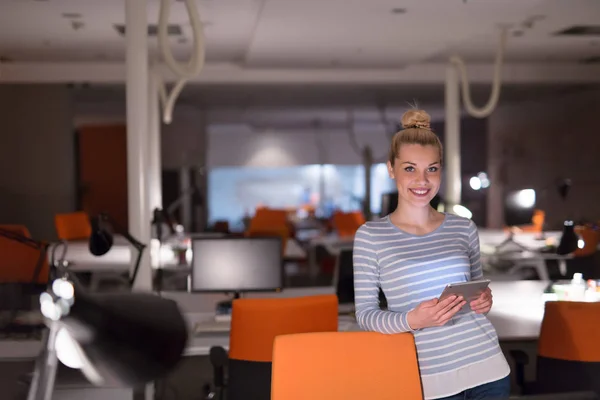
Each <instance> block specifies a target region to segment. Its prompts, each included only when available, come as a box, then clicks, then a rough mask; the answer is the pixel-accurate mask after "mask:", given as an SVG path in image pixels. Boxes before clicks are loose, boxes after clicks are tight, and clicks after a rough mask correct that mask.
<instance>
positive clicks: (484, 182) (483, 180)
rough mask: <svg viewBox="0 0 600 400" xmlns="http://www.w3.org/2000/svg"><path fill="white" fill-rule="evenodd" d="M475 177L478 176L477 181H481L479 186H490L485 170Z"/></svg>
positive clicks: (484, 187)
mask: <svg viewBox="0 0 600 400" xmlns="http://www.w3.org/2000/svg"><path fill="white" fill-rule="evenodd" d="M477 177H478V178H479V181H480V182H481V187H482V188H483V189H486V188H489V187H490V179H489V178H488V176H487V174H486V173H485V172H480V173H478V174H477Z"/></svg>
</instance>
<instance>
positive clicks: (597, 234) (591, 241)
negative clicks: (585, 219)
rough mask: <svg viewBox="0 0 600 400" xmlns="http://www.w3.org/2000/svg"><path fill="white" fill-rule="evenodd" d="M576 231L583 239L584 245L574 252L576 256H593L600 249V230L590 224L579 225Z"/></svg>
mask: <svg viewBox="0 0 600 400" xmlns="http://www.w3.org/2000/svg"><path fill="white" fill-rule="evenodd" d="M575 232H576V233H577V234H578V235H579V236H580V237H581V239H582V240H583V247H582V248H581V249H577V250H575V251H574V252H573V256H574V257H585V256H591V255H592V254H594V253H595V252H596V251H597V249H598V241H599V240H600V231H598V230H597V229H594V228H592V227H590V226H585V225H584V226H577V227H575Z"/></svg>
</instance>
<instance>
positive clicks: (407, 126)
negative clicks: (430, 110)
mask: <svg viewBox="0 0 600 400" xmlns="http://www.w3.org/2000/svg"><path fill="white" fill-rule="evenodd" d="M401 122H402V128H403V129H402V130H401V131H399V132H397V133H396V134H395V135H394V137H393V138H392V145H391V147H390V155H389V161H390V164H392V166H393V165H394V161H395V160H396V158H398V154H400V147H401V146H402V145H403V144H420V145H421V146H435V147H437V148H438V150H439V153H440V163H441V162H442V158H443V148H442V142H440V138H439V137H438V136H437V135H436V134H435V133H434V132H433V131H432V130H431V125H430V124H431V117H430V116H429V114H427V113H426V112H425V111H423V110H408V111H407V112H405V113H404V115H402V120H401Z"/></svg>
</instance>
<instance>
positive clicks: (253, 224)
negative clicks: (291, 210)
mask: <svg viewBox="0 0 600 400" xmlns="http://www.w3.org/2000/svg"><path fill="white" fill-rule="evenodd" d="M287 221H288V218H287V211H286V210H277V209H272V208H257V209H256V213H255V214H254V217H252V219H251V220H250V226H249V227H248V230H249V231H261V230H265V229H273V228H281V227H286V226H287Z"/></svg>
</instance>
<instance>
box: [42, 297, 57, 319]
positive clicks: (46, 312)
mask: <svg viewBox="0 0 600 400" xmlns="http://www.w3.org/2000/svg"><path fill="white" fill-rule="evenodd" d="M40 311H41V312H42V315H43V316H44V317H46V318H48V319H50V320H52V321H58V320H59V319H60V317H61V316H62V312H61V311H62V310H61V309H60V307H59V306H57V305H56V304H55V303H54V299H53V298H52V296H51V295H50V293H47V292H44V293H42V294H41V295H40Z"/></svg>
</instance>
